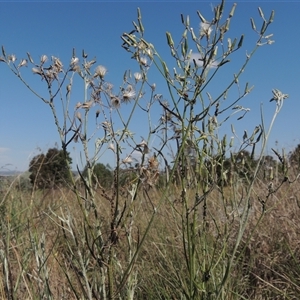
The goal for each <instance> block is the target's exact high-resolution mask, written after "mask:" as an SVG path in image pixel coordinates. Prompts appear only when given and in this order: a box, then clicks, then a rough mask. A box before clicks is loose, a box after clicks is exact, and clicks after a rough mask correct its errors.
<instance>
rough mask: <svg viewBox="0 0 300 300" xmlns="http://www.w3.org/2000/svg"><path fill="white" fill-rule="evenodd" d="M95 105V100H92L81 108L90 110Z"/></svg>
mask: <svg viewBox="0 0 300 300" xmlns="http://www.w3.org/2000/svg"><path fill="white" fill-rule="evenodd" d="M93 104H94V100H90V101H87V102H84V103H82V105H81V108H84V109H90V108H91V107H92V105H93Z"/></svg>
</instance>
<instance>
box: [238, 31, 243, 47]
mask: <svg viewBox="0 0 300 300" xmlns="http://www.w3.org/2000/svg"><path fill="white" fill-rule="evenodd" d="M243 41H244V35H243V34H242V36H241V38H240V41H239V43H238V49H239V48H241V47H242V45H243Z"/></svg>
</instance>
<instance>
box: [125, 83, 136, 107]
mask: <svg viewBox="0 0 300 300" xmlns="http://www.w3.org/2000/svg"><path fill="white" fill-rule="evenodd" d="M122 96H123V102H125V103H128V102H130V100H131V99H132V98H134V97H135V90H134V89H133V87H132V85H129V86H128V87H127V88H126V89H125V90H123V94H122Z"/></svg>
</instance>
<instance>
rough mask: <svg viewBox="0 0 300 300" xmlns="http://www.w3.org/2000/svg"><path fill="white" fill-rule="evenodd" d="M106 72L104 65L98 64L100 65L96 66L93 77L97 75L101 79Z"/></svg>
mask: <svg viewBox="0 0 300 300" xmlns="http://www.w3.org/2000/svg"><path fill="white" fill-rule="evenodd" d="M106 72H107V69H106V68H105V67H104V66H101V65H100V66H98V67H96V69H95V74H94V77H97V76H99V77H100V78H101V79H103V78H104V76H105V74H106Z"/></svg>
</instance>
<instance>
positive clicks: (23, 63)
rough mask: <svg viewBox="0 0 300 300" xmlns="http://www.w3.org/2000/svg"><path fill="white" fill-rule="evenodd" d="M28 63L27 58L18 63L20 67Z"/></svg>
mask: <svg viewBox="0 0 300 300" xmlns="http://www.w3.org/2000/svg"><path fill="white" fill-rule="evenodd" d="M27 63H28V61H27V59H21V61H20V63H19V65H18V68H21V67H24V66H26V65H27Z"/></svg>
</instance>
